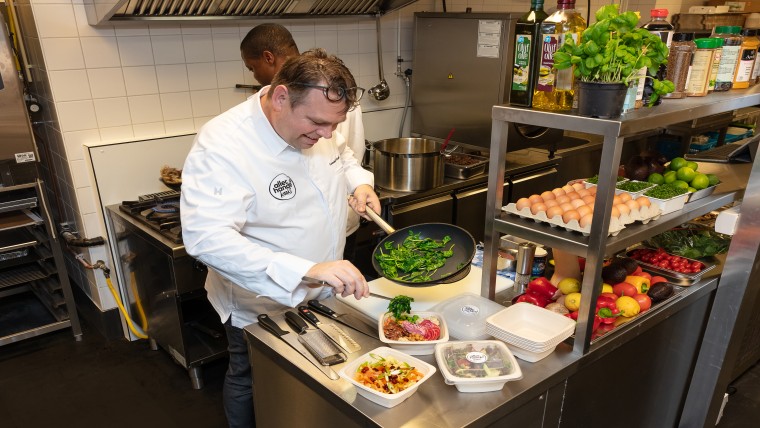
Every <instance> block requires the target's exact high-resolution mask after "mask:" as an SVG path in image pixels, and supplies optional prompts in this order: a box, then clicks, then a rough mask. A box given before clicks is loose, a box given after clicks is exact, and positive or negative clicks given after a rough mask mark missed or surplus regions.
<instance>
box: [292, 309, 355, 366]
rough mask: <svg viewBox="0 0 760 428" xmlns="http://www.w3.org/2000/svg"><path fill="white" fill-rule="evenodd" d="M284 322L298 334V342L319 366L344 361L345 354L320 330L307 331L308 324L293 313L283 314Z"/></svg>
mask: <svg viewBox="0 0 760 428" xmlns="http://www.w3.org/2000/svg"><path fill="white" fill-rule="evenodd" d="M285 321H286V322H287V323H288V325H289V326H290V327H291V328H292V329H293V331H295V332H296V333H298V341H299V342H301V343H303V344H304V346H306V349H308V350H309V352H311V355H314V357H316V358H317V361H319V362H320V363H321V364H323V365H326V366H331V365H333V364H340V363H342V362H344V361H346V354H344V353H343V352H341V350H340V348H338V346H337V345H336V344H334V343H333V342H332V341H331V340H330V338H329V337H327V335H326V334H325V332H323V331H321V330H309V326H308V324H306V322H305V321H304V320H303V319H301V317H300V316H298V314H297V313H295V312H293V311H287V312H285Z"/></svg>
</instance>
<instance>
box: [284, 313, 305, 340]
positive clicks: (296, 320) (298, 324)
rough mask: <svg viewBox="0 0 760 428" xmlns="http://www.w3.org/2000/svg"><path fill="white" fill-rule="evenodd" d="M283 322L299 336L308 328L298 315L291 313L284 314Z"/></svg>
mask: <svg viewBox="0 0 760 428" xmlns="http://www.w3.org/2000/svg"><path fill="white" fill-rule="evenodd" d="M285 322H287V323H288V325H289V326H290V327H291V328H292V329H293V331H295V332H296V333H298V334H299V335H300V334H303V333H304V332H305V331H306V330H308V329H309V326H308V325H306V323H305V322H304V321H303V319H301V317H299V316H298V314H297V313H295V312H293V311H287V312H285Z"/></svg>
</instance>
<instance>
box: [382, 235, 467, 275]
mask: <svg viewBox="0 0 760 428" xmlns="http://www.w3.org/2000/svg"><path fill="white" fill-rule="evenodd" d="M449 241H451V237H450V236H448V235H447V236H444V237H443V239H442V240H440V241H438V240H435V239H431V238H422V237H421V236H420V234H419V233H414V231H413V230H409V235H408V236H407V237H406V239H404V242H403V243H401V244H400V245H398V244H396V243H395V242H393V241H387V242H386V243H385V244H384V248H385V250H387V251H388V252H387V253H386V252H385V251H383V250H382V249H381V250H380V252H378V253H377V254H375V258H376V259H377V261H378V262H379V264H380V269H382V271H383V275H385V276H386V277H387V278H389V279H398V280H403V281H408V282H423V281H431V280H432V279H433V278H432V276H433V274H435V272H436V271H437V270H438V268H440V267H441V266H443V265H444V264H445V263H446V259H448V258H449V257H451V256H453V255H454V244H452V245H451V247H449V248H448V249H447V248H446V244H448V243H449Z"/></svg>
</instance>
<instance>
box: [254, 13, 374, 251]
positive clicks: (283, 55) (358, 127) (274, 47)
mask: <svg viewBox="0 0 760 428" xmlns="http://www.w3.org/2000/svg"><path fill="white" fill-rule="evenodd" d="M298 55H299V51H298V46H297V45H296V42H295V40H293V35H292V34H291V33H290V31H288V29H287V28H285V27H284V26H282V25H280V24H273V23H266V24H260V25H257V26H255V27H253V29H251V31H249V32H248V34H246V36H245V37H244V38H243V41H242V42H241V43H240V56H241V57H242V59H243V63H244V64H245V66H246V68H248V70H250V71H251V72H252V73H253V77H254V78H255V79H256V80H257V81H258V82H259V83H260V84H261V85H269V84H270V83H272V78H274V75H275V74H277V72H278V71H280V68H281V67H282V64H284V63H285V61H287V60H288V58H291V57H294V56H298ZM332 139H333V140H334V141H335V143H336V144H337V146H338V150H339V151H341V152H343V151H345V150H346V149H349V150H351V151H352V152H353V156H354V157H355V158H356V159H357V160H358V161H359V164H360V165H361V160H362V158H363V157H364V151H365V150H366V146H365V145H364V124H363V123H362V109H361V106H359V105H357V106H356V108H354V109H353V110H351V111H349V112H348V113H347V114H346V120H345V121H344V122H342V123H340V124H339V125H338V127H337V128H336V129H335V132H333V136H332ZM357 229H359V216H358V215H357V214H356V213H355V212H354V211H353V210H352V209H350V208H349V210H348V220H347V222H346V249H345V251H344V253H343V258H345V259H346V260H351V261H353V260H354V249H355V244H356V230H357Z"/></svg>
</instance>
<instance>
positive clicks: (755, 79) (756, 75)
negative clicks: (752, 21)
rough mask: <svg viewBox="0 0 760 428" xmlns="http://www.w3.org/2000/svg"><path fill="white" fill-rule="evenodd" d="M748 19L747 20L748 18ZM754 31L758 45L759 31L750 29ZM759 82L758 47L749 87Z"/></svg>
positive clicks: (759, 63)
mask: <svg viewBox="0 0 760 428" xmlns="http://www.w3.org/2000/svg"><path fill="white" fill-rule="evenodd" d="M751 15H758V16H760V13H754V14H751ZM748 19H749V18H748ZM752 29H753V30H755V33H756V35H755V38H757V40H758V43H759V44H760V29H759V28H752ZM758 81H760V45H758V47H757V52H756V53H755V65H754V66H753V67H752V76H750V78H749V86H754V85H755V84H757V83H758Z"/></svg>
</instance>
